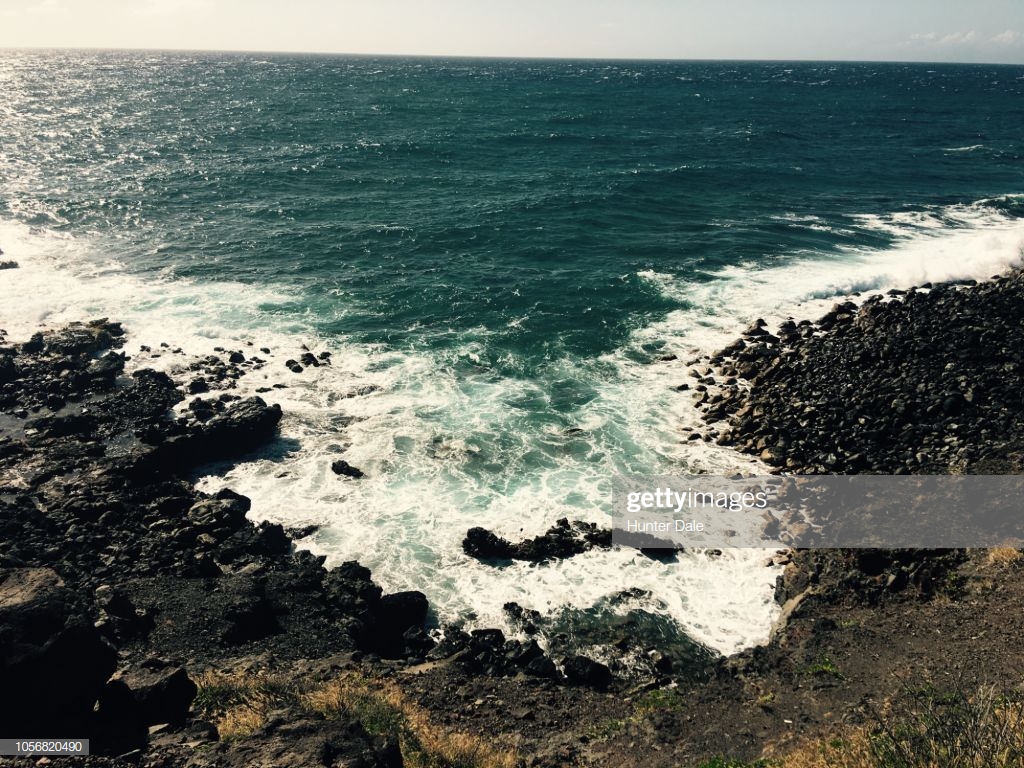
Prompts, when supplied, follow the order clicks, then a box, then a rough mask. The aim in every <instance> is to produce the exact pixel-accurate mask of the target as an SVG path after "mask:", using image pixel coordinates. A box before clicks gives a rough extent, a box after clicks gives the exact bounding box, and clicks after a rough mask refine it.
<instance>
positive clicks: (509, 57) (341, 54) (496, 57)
mask: <svg viewBox="0 0 1024 768" xmlns="http://www.w3.org/2000/svg"><path fill="white" fill-rule="evenodd" d="M7 51H89V52H97V53H100V52H105V53H186V54H188V53H213V54H236V55H259V56H310V57H314V56H319V57H328V56H334V57H338V58H395V59H483V60H489V61H622V62H680V63H684V62H694V63H698V62H703V63H708V62H721V63H729V62H735V63H748V64H770V63H778V64H789V63H792V64H812V63H814V64H928V65H955V66H964V65H968V66H994V67H1024V62H1020V63H1014V62H999V61H951V60H935V59H852V58H851V59H842V58H839V59H819V58H810V57H808V58H799V57H798V58H736V57H728V56H723V57H696V58H686V57H681V56H680V57H674V56H669V57H662V56H541V55H537V56H522V55H514V54H473V53H377V52H352V51H295V50H285V49H280V50H276V49H275V50H267V49H262V50H261V49H255V48H162V47H152V48H146V47H142V48H133V47H110V46H93V45H82V46H78V45H75V46H66V45H65V46H61V45H21V46H0V52H7Z"/></svg>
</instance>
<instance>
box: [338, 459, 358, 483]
mask: <svg viewBox="0 0 1024 768" xmlns="http://www.w3.org/2000/svg"><path fill="white" fill-rule="evenodd" d="M331 471H332V472H333V473H334V474H336V475H342V476H343V477H352V478H356V479H358V478H360V477H365V473H364V472H363V471H362V470H361V469H359V468H358V467H353V466H352V465H351V464H349V463H348V462H347V461H345V460H344V459H337V460H336V461H332V462H331Z"/></svg>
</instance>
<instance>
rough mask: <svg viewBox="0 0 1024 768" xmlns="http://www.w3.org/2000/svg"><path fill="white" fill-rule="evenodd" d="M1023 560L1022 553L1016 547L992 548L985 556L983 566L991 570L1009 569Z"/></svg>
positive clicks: (1023, 553)
mask: <svg viewBox="0 0 1024 768" xmlns="http://www.w3.org/2000/svg"><path fill="white" fill-rule="evenodd" d="M1022 559H1024V552H1022V551H1021V550H1019V549H1017V548H1016V547H994V548H993V549H990V550H988V553H987V554H986V555H985V564H986V565H988V566H990V567H992V568H1011V567H1013V566H1016V565H1019V564H1020V562H1021V560H1022Z"/></svg>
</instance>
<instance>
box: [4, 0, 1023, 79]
mask: <svg viewBox="0 0 1024 768" xmlns="http://www.w3.org/2000/svg"><path fill="white" fill-rule="evenodd" d="M23 46H46V47H65V46H74V47H101V48H188V49H196V48H204V49H215V50H252V51H322V52H339V53H406V54H449V55H474V56H477V55H479V56H565V57H616V58H617V57H622V58H634V57H635V58H740V59H779V58H782V59H894V60H923V61H990V62H1007V63H1017V64H1021V63H1024V0H0V47H23Z"/></svg>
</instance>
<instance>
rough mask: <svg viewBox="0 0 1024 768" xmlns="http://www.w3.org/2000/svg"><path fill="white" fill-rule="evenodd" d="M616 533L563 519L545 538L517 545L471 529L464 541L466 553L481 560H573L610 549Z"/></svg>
mask: <svg viewBox="0 0 1024 768" xmlns="http://www.w3.org/2000/svg"><path fill="white" fill-rule="evenodd" d="M611 545H612V532H611V530H609V529H607V528H599V527H598V526H597V525H596V524H594V523H587V522H583V521H579V520H576V521H573V522H572V523H570V522H569V520H567V519H565V518H563V519H561V520H559V521H558V522H557V523H556V524H555V525H554V526H552V527H551V528H549V529H548V530H547V532H546V533H544V534H543V535H542V536H537V537H535V538H533V539H526V540H524V541H521V542H518V543H515V544H513V543H512V542H509V541H507V540H506V539H503V538H501V537H500V536H497V535H496V534H494V533H492V532H491V531H488V530H487V529H486V528H480V527H476V528H471V529H470V530H469V531H467V532H466V537H465V538H464V539H463V541H462V551H463V552H465V553H466V554H467V555H469V556H470V557H475V558H477V559H478V560H527V561H530V562H543V561H545V560H554V559H561V558H566V557H573V556H574V555H579V554H582V553H583V552H588V551H590V550H591V549H595V548H597V549H609V548H610V547H611Z"/></svg>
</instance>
